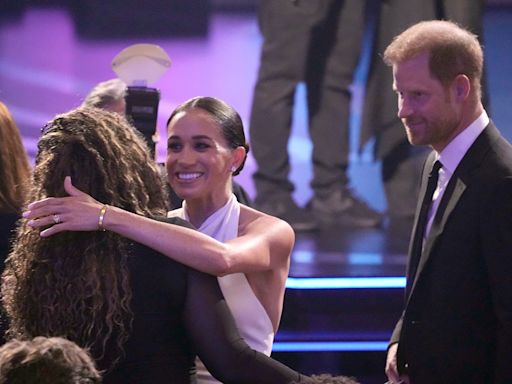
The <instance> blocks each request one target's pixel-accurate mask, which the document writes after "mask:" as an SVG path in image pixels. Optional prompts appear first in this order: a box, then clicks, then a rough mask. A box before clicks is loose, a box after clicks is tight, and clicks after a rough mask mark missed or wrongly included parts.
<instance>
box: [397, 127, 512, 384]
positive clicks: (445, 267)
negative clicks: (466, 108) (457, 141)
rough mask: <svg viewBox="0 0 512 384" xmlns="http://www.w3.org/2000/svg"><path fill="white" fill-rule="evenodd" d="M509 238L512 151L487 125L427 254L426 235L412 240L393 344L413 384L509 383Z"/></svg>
mask: <svg viewBox="0 0 512 384" xmlns="http://www.w3.org/2000/svg"><path fill="white" fill-rule="evenodd" d="M433 160H434V155H433V154H432V155H431V156H430V157H429V159H428V160H427V163H426V165H425V170H424V176H423V182H422V189H421V191H420V192H421V195H422V196H423V195H424V194H425V190H426V185H427V174H428V171H429V170H430V168H431V167H432V163H433ZM417 211H418V213H419V211H420V207H419V206H418V209H417ZM414 227H415V230H414V231H415V232H416V231H417V228H418V227H421V223H418V218H416V222H415V224H414ZM511 229H512V146H511V145H510V144H509V143H508V142H507V141H506V140H505V139H504V138H503V137H502V136H501V135H500V133H499V132H498V130H497V129H496V128H495V127H494V125H493V124H492V123H490V124H489V126H487V127H486V128H485V130H484V131H483V132H482V133H481V134H480V135H479V137H478V138H477V139H476V141H475V142H474V143H473V144H472V146H471V147H470V148H469V150H468V152H467V153H466V154H465V156H464V157H463V159H462V160H461V162H460V164H459V165H458V167H457V169H456V170H455V172H454V174H453V175H452V177H451V179H450V181H449V183H448V185H447V186H446V190H445V192H444V195H443V197H442V199H441V201H440V203H439V208H438V210H437V212H436V215H435V217H434V221H433V224H432V227H431V229H430V232H429V234H428V237H427V239H426V241H425V243H424V245H423V249H422V248H421V246H418V243H417V242H415V241H414V239H415V238H416V237H418V236H421V235H420V234H414V237H413V239H412V240H411V249H410V256H409V257H410V260H409V265H408V271H407V286H406V305H405V310H404V312H403V314H402V318H401V319H400V321H399V322H398V324H397V325H396V328H395V330H394V332H393V336H392V338H391V343H397V342H398V343H399V344H398V354H397V364H398V370H399V372H400V373H405V374H408V375H409V377H410V379H411V383H414V384H427V383H428V384H430V383H436V384H444V383H446V384H448V383H449V384H453V383H464V384H483V383H485V384H498V383H499V384H505V383H508V384H509V383H512V364H511V362H512V236H511Z"/></svg>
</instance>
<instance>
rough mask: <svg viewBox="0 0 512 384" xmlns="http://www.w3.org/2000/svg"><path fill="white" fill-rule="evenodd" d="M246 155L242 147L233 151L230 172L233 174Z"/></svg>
mask: <svg viewBox="0 0 512 384" xmlns="http://www.w3.org/2000/svg"><path fill="white" fill-rule="evenodd" d="M246 155H247V152H246V150H245V148H244V147H242V146H239V147H236V148H235V149H233V164H232V166H231V172H235V171H236V170H237V169H238V168H239V167H240V165H242V163H243V162H244V159H245V156H246Z"/></svg>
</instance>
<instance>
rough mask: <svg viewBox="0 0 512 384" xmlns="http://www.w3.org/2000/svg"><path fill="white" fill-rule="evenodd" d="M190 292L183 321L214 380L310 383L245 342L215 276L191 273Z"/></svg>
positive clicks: (189, 279)
mask: <svg viewBox="0 0 512 384" xmlns="http://www.w3.org/2000/svg"><path fill="white" fill-rule="evenodd" d="M187 291H188V292H187V299H186V304H185V311H184V321H185V324H186V327H187V330H188V333H189V336H190V338H191V341H192V344H193V345H194V347H195V349H196V351H197V354H198V355H199V357H200V358H201V360H202V361H203V363H204V364H205V365H206V367H207V368H208V370H209V371H210V373H211V374H212V375H213V376H214V377H215V378H217V379H218V380H220V381H222V382H223V383H254V382H255V379H256V381H257V382H258V383H261V384H264V383H268V384H273V383H275V384H283V383H291V382H298V383H299V382H300V383H303V382H308V381H307V380H308V379H307V378H306V377H304V376H302V375H300V374H299V373H298V372H296V371H294V370H292V369H290V368H288V367H287V366H285V365H283V364H281V363H279V362H278V361H276V360H273V359H271V358H270V357H268V356H266V355H264V354H262V353H259V352H256V351H254V350H252V349H251V348H250V347H249V346H248V345H247V344H246V343H245V341H244V340H243V339H242V337H241V336H240V334H239V333H238V330H237V328H236V325H235V322H234V319H233V317H232V315H231V312H230V311H229V308H228V306H227V304H226V301H225V300H224V297H223V296H222V292H221V290H220V288H219V285H218V283H217V279H216V278H215V277H213V276H210V275H206V274H204V273H201V272H197V271H194V270H190V271H189V278H188V287H187Z"/></svg>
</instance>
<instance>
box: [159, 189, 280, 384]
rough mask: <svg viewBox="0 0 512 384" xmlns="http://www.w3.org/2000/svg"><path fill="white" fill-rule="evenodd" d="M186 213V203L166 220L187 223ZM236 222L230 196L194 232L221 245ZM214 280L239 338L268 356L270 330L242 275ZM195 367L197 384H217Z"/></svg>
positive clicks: (237, 213)
mask: <svg viewBox="0 0 512 384" xmlns="http://www.w3.org/2000/svg"><path fill="white" fill-rule="evenodd" d="M186 210H187V206H186V202H183V206H182V207H181V208H178V209H175V210H173V211H170V212H169V213H168V217H180V218H182V219H185V220H189V217H188V215H187V212H186ZM239 219H240V204H239V203H238V201H237V199H236V197H235V195H231V197H230V198H229V200H228V202H227V203H226V204H225V205H224V206H223V207H222V208H220V209H219V210H217V211H216V212H214V213H213V214H212V215H211V216H209V217H208V218H207V219H206V220H205V221H204V223H203V224H202V225H201V227H200V228H198V231H199V232H202V233H204V234H206V235H209V236H211V237H213V238H214V239H216V240H219V241H222V242H224V241H227V240H231V239H234V238H236V237H237V236H238V223H239ZM217 280H218V282H219V286H220V288H221V290H222V293H223V295H224V297H225V298H226V302H227V304H228V306H229V309H230V310H231V312H232V314H233V317H234V319H235V322H236V325H237V328H238V331H239V332H240V335H241V336H242V337H243V339H244V340H245V342H246V343H247V344H248V345H249V346H250V347H251V348H253V349H254V350H256V351H259V352H262V353H264V354H266V355H268V356H270V353H271V352H272V342H273V341H274V327H273V326H272V322H271V320H270V318H269V317H268V314H267V312H266V311H265V308H264V307H263V305H262V304H261V303H260V301H259V300H258V298H257V297H256V295H255V294H254V292H253V290H252V288H251V286H250V285H249V282H248V281H247V277H246V276H245V274H243V273H233V274H230V275H226V276H223V277H218V278H217ZM196 365H197V382H198V384H203V383H219V381H217V380H215V379H214V378H213V377H212V376H211V375H210V373H209V372H208V371H207V370H206V368H205V367H204V365H203V364H202V363H201V362H200V360H199V359H196Z"/></svg>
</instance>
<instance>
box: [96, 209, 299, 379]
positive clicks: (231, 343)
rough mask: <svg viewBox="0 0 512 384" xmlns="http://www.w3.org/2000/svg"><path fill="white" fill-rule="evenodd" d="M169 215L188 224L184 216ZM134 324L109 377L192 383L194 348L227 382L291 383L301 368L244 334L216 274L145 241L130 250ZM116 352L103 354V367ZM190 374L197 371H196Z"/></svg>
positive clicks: (214, 372)
mask: <svg viewBox="0 0 512 384" xmlns="http://www.w3.org/2000/svg"><path fill="white" fill-rule="evenodd" d="M167 221H169V222H171V223H174V224H180V225H184V226H189V225H190V224H188V223H186V222H184V221H183V220H181V219H177V218H173V219H167ZM129 270H130V281H131V288H132V294H133V298H132V302H131V309H132V311H133V314H134V320H133V330H132V333H131V335H130V338H129V340H128V341H127V342H126V344H125V346H124V348H125V352H126V353H125V355H126V356H125V358H124V359H123V360H122V361H121V362H120V363H118V364H117V365H115V366H114V369H113V371H112V372H108V373H107V374H106V376H105V377H104V381H103V382H104V383H105V384H111V383H115V384H130V383H133V384H141V383H151V384H158V383H173V384H180V383H183V384H185V383H193V382H195V380H194V376H193V373H194V371H195V370H194V357H195V355H196V353H197V354H198V355H199V357H200V358H201V360H202V361H203V362H204V363H205V365H206V366H207V368H208V370H209V371H210V372H211V373H212V374H213V375H215V376H216V377H217V378H218V379H219V380H221V381H222V382H224V383H252V384H253V383H255V382H257V383H276V384H277V383H288V382H292V381H295V380H301V376H300V375H299V374H298V373H297V372H295V371H293V370H291V369H289V368H288V367H286V366H284V365H282V364H281V363H279V362H277V361H275V360H272V359H271V358H269V357H267V356H265V355H263V354H261V353H258V352H255V351H253V350H252V349H250V348H249V347H248V346H247V344H245V342H244V341H243V340H242V339H241V337H240V335H239V334H238V331H237V329H236V326H235V324H234V320H233V318H232V317H231V313H230V312H229V309H228V307H227V305H226V303H225V301H224V298H223V296H222V293H221V291H220V288H219V286H218V283H217V279H216V278H215V277H213V276H210V275H206V274H204V273H200V272H197V271H195V270H192V269H190V268H188V267H186V266H184V265H182V264H179V263H177V262H174V261H172V260H171V259H169V258H167V257H165V256H163V255H161V254H159V253H157V252H155V251H153V250H151V249H149V248H147V247H144V246H142V245H140V244H134V245H133V246H132V247H131V257H130V258H129ZM111 360H112V356H109V355H108V354H107V356H106V357H105V358H104V359H103V360H101V361H100V362H99V366H100V368H105V366H107V365H108V363H109V362H110V361H111ZM191 374H192V376H191Z"/></svg>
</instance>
